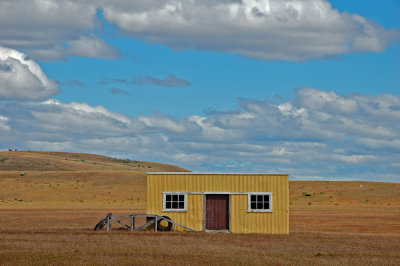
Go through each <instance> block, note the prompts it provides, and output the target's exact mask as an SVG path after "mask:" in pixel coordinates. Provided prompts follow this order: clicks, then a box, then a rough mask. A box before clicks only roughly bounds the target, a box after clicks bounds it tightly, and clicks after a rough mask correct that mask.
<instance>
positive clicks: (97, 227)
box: [93, 212, 112, 231]
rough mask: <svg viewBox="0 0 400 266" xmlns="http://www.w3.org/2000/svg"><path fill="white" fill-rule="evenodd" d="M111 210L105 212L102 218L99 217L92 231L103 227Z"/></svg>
mask: <svg viewBox="0 0 400 266" xmlns="http://www.w3.org/2000/svg"><path fill="white" fill-rule="evenodd" d="M111 215H112V214H111V212H109V213H107V215H106V216H104V217H103V218H101V220H100V222H98V223H97V224H96V226H95V227H94V229H93V230H94V231H100V230H101V229H103V227H104V226H105V225H106V224H107V221H108V216H111Z"/></svg>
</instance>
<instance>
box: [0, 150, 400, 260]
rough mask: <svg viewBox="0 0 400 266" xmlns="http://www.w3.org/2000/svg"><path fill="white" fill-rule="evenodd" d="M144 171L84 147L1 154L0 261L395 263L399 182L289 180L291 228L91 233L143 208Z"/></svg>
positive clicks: (151, 167) (153, 166) (398, 256)
mask: <svg viewBox="0 0 400 266" xmlns="http://www.w3.org/2000/svg"><path fill="white" fill-rule="evenodd" d="M147 171H185V169H182V168H179V167H176V166H172V165H164V164H157V163H150V162H137V161H127V160H117V159H112V158H107V157H103V156H98V155H91V154H73V153H50V152H0V265H18V264H24V265H71V264H85V265H97V264H121V265H124V264H167V265H168V264H208V265H209V264H263V265H265V264H299V265H305V264H352V265H367V264H375V265H379V264H381V265H400V252H399V250H400V207H399V206H400V184H398V183H376V182H324V181H318V182H317V181H291V182H290V234H289V235H262V234H207V233H201V232H199V233H174V232H157V233H156V232H153V231H147V232H127V231H121V230H118V226H115V227H114V228H115V230H113V231H111V232H105V231H102V232H93V231H92V230H93V227H94V225H95V224H96V223H97V222H98V220H99V219H100V218H101V217H103V216H104V215H105V214H106V213H108V212H112V213H113V214H130V213H144V212H145V208H146V195H145V193H146V180H145V172H147Z"/></svg>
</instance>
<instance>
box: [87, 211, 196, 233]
mask: <svg viewBox="0 0 400 266" xmlns="http://www.w3.org/2000/svg"><path fill="white" fill-rule="evenodd" d="M139 217H144V218H146V221H147V222H146V223H145V224H143V225H141V226H139V227H135V220H136V218H139ZM121 218H125V219H126V218H128V219H129V221H130V224H127V223H125V222H122V221H121V220H122V219H121ZM113 221H115V222H117V223H119V224H121V225H123V226H124V227H125V228H126V229H127V230H130V231H141V230H146V229H151V228H153V227H154V231H156V232H157V231H170V230H173V231H176V226H181V227H183V228H184V229H186V230H189V231H192V232H195V230H193V229H191V228H189V227H187V226H184V225H182V224H180V223H177V222H175V221H173V220H171V219H170V218H169V217H168V216H160V215H157V214H130V215H112V214H111V213H108V214H107V215H106V216H104V217H103V218H102V219H101V220H100V221H99V222H98V223H97V224H96V226H95V227H94V231H99V230H101V229H103V228H104V227H105V226H107V227H106V230H107V231H110V230H111V226H112V222H113ZM162 221H166V222H167V223H168V225H167V226H163V225H162V224H161V222H162Z"/></svg>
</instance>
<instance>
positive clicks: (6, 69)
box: [0, 46, 58, 100]
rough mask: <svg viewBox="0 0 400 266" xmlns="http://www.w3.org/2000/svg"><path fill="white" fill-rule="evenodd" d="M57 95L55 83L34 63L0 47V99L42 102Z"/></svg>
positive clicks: (14, 51) (16, 52)
mask: <svg viewBox="0 0 400 266" xmlns="http://www.w3.org/2000/svg"><path fill="white" fill-rule="evenodd" d="M57 93H58V86H57V83H56V82H54V81H52V80H50V79H48V78H47V76H46V74H45V73H44V72H43V71H42V69H41V68H40V66H39V65H38V64H37V63H36V62H34V61H32V60H30V59H28V58H27V57H26V56H25V54H23V53H21V52H18V51H16V50H14V49H9V48H5V47H1V46H0V99H7V100H43V99H47V98H49V97H50V96H52V95H54V94H57Z"/></svg>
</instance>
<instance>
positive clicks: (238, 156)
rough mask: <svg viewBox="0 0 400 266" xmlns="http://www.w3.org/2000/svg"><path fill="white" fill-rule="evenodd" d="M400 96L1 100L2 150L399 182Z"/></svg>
mask: <svg viewBox="0 0 400 266" xmlns="http://www.w3.org/2000/svg"><path fill="white" fill-rule="evenodd" d="M399 111H400V99H399V97H397V96H395V95H384V94H382V95H377V96H368V95H361V94H350V95H340V94H337V93H336V92H334V91H323V90H319V89H315V88H303V89H299V90H297V91H296V98H295V99H294V100H293V101H286V102H281V103H275V102H271V101H269V100H263V101H260V100H254V99H245V98H242V99H239V100H238V107H237V108H235V109H232V110H225V111H218V110H213V111H208V112H206V113H204V114H202V115H191V116H188V117H185V118H183V119H176V118H173V117H168V116H165V115H164V114H162V113H153V114H152V115H147V116H145V115H140V116H138V117H136V118H130V117H127V116H125V115H123V114H119V113H115V112H112V111H110V110H108V109H107V108H105V107H103V106H91V105H88V104H86V103H76V102H72V103H63V102H60V101H56V100H47V101H45V102H14V103H7V102H2V103H0V114H1V115H0V132H1V133H3V134H2V137H1V138H0V148H3V149H7V148H9V146H10V145H11V144H13V143H16V144H18V145H19V146H18V147H16V148H18V149H32V150H36V149H39V150H57V151H77V152H82V151H84V152H95V153H100V154H107V155H111V156H119V157H123V158H131V159H138V160H151V161H160V162H167V163H174V164H177V165H180V166H183V167H186V168H188V169H191V170H198V171H235V172H288V173H290V174H291V175H292V176H293V177H295V178H296V177H297V178H299V177H302V178H305V177H317V176H318V177H325V178H332V177H333V178H345V179H371V180H382V181H384V180H386V181H399V180H400V176H399V174H398V173H399V171H400V168H399V164H398V162H399V161H400V146H399V145H400V144H399V139H400V114H399V113H398V112H399Z"/></svg>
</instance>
